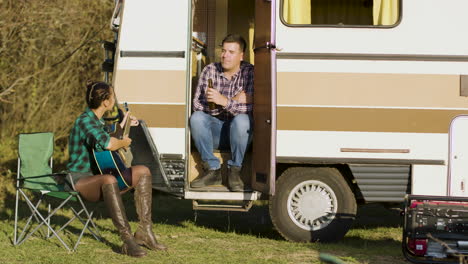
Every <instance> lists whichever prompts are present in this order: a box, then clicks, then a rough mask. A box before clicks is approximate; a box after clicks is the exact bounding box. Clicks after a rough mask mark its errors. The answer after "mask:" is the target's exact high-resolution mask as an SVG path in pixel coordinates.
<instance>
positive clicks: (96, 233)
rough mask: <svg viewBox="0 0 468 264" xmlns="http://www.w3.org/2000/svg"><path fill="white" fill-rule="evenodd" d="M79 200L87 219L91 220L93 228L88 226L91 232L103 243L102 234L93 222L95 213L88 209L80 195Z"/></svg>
mask: <svg viewBox="0 0 468 264" xmlns="http://www.w3.org/2000/svg"><path fill="white" fill-rule="evenodd" d="M77 198H78V201H79V202H80V204H81V206H82V207H83V210H84V212H85V214H86V217H87V218H88V219H89V221H90V223H91V225H92V228H89V226H88V230H89V232H90V233H91V234H92V235H93V236H94V238H95V239H96V240H97V241H101V233H100V232H99V229H98V227H97V226H96V224H95V223H94V221H93V213H94V212H91V213H90V212H89V211H88V209H86V206H85V204H84V202H83V199H81V197H80V196H79V195H78V196H77Z"/></svg>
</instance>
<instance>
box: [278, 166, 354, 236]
mask: <svg viewBox="0 0 468 264" xmlns="http://www.w3.org/2000/svg"><path fill="white" fill-rule="evenodd" d="M355 216H356V199H355V198H354V195H353V192H352V191H351V189H350V188H349V186H348V184H347V183H346V181H345V179H344V178H343V176H342V175H341V174H340V173H339V171H338V170H337V169H334V168H324V167H301V168H289V169H287V170H286V171H285V172H284V173H283V174H282V175H281V177H279V179H278V181H277V183H276V195H274V196H272V197H271V198H270V217H271V220H272V222H273V224H274V226H275V227H276V229H277V230H278V232H279V233H280V234H281V235H282V236H283V237H284V238H286V239H287V240H290V241H297V242H315V241H322V242H330V241H336V240H339V239H341V238H343V236H344V235H345V234H346V232H348V230H349V228H350V227H351V224H352V223H353V221H354V218H355Z"/></svg>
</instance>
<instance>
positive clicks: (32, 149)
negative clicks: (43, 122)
mask: <svg viewBox="0 0 468 264" xmlns="http://www.w3.org/2000/svg"><path fill="white" fill-rule="evenodd" d="M53 148H54V135H53V133H50V132H46V133H32V134H20V135H19V144H18V173H17V180H16V205H15V231H14V232H15V233H14V245H15V246H18V245H21V244H22V243H23V242H24V241H26V240H27V239H28V238H29V237H31V236H32V235H33V234H34V233H36V231H38V230H39V229H40V228H41V230H42V231H43V229H44V228H45V227H46V230H47V233H46V234H44V236H45V238H46V239H48V238H52V237H57V239H58V240H59V241H60V243H61V244H62V245H63V246H64V247H65V248H66V249H67V250H68V251H72V250H73V251H75V250H76V248H77V246H78V244H79V242H80V240H81V238H82V237H83V234H84V233H85V231H86V230H88V231H89V232H90V233H91V235H92V236H93V237H94V238H96V239H97V240H98V241H101V239H100V234H99V230H98V229H97V227H96V225H95V224H94V222H93V220H92V216H93V212H91V213H90V212H89V211H88V210H87V209H86V206H85V204H84V203H83V200H82V199H81V197H80V194H79V193H78V192H76V191H72V190H74V188H73V181H71V176H70V175H69V174H63V173H52V154H53ZM66 185H68V186H66ZM69 190H70V191H69ZM21 197H22V198H23V199H20V198H21ZM34 197H35V198H37V201H36V199H30V198H34ZM49 197H53V198H58V199H59V201H60V200H61V202H60V204H59V205H58V206H57V207H56V208H55V209H53V210H51V204H50V203H49V205H48V210H42V211H47V212H46V213H47V214H46V213H43V212H41V210H40V205H41V204H43V201H44V202H50V201H51V200H49V199H48V198H49ZM21 200H24V202H26V204H27V205H28V207H29V209H30V211H31V215H30V216H29V217H28V218H27V220H26V223H25V224H24V227H23V228H22V230H21V233H20V234H18V233H19V232H20V230H19V229H20V227H19V226H18V220H19V219H18V217H19V215H18V214H19V202H20V201H21ZM33 200H34V201H35V203H33ZM70 201H74V202H75V203H72V202H70ZM69 202H70V203H69ZM73 205H75V206H76V207H77V209H78V210H77V209H75V208H74V207H73ZM65 206H67V207H69V208H70V209H71V210H72V211H73V214H74V216H73V217H72V218H71V219H70V220H69V221H68V222H66V223H65V224H63V225H62V226H61V227H60V226H59V225H58V224H51V220H52V217H53V216H55V214H56V212H58V211H59V210H60V209H62V208H65ZM25 218H26V217H25ZM75 219H78V220H79V221H80V222H81V223H82V224H83V229H82V230H81V233H80V235H79V237H78V239H77V240H76V243H75V244H74V246H73V249H71V247H70V246H69V245H68V243H66V242H65V241H64V240H63V239H62V238H61V237H60V235H59V234H60V233H61V231H62V230H64V229H65V228H66V227H67V226H68V225H69V224H71V223H72V222H73V221H74V220H75ZM54 220H55V218H54ZM35 221H36V222H37V225H36V226H35V227H34V228H33V226H34V223H35ZM90 224H91V225H90ZM53 226H54V227H55V228H54V227H53Z"/></svg>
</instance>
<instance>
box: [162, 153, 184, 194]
mask: <svg viewBox="0 0 468 264" xmlns="http://www.w3.org/2000/svg"><path fill="white" fill-rule="evenodd" d="M161 165H162V168H163V170H164V174H165V175H166V177H167V180H168V181H169V183H170V185H171V188H183V187H184V182H185V177H184V175H185V160H184V159H181V158H178V157H173V158H167V157H164V158H161Z"/></svg>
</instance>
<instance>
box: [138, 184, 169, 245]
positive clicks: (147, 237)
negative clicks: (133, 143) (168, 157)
mask: <svg viewBox="0 0 468 264" xmlns="http://www.w3.org/2000/svg"><path fill="white" fill-rule="evenodd" d="M152 191H153V187H152V183H151V175H143V176H141V177H140V180H139V181H138V184H137V186H136V187H135V207H136V211H137V214H138V218H139V219H140V224H139V225H138V229H137V231H136V232H135V240H136V242H137V243H138V244H139V245H144V246H145V247H147V248H149V249H152V250H167V247H166V246H164V245H163V244H160V243H158V241H157V240H156V237H155V236H154V233H153V229H152V226H153V221H152V220H151V203H152V201H153V194H152Z"/></svg>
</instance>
